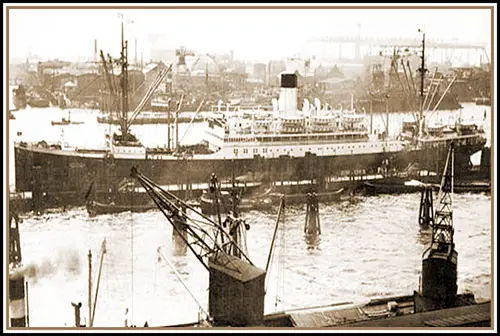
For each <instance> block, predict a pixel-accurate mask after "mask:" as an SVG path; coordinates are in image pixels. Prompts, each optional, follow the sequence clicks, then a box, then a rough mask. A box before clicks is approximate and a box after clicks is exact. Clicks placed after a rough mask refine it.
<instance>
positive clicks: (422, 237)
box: [417, 226, 432, 246]
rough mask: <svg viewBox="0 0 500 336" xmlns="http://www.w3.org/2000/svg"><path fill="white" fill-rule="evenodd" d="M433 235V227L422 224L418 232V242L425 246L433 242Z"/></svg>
mask: <svg viewBox="0 0 500 336" xmlns="http://www.w3.org/2000/svg"><path fill="white" fill-rule="evenodd" d="M431 237H432V228H431V227H427V228H423V227H422V226H420V228H419V229H418V234H417V243H419V244H421V245H423V246H427V245H429V244H430V243H431Z"/></svg>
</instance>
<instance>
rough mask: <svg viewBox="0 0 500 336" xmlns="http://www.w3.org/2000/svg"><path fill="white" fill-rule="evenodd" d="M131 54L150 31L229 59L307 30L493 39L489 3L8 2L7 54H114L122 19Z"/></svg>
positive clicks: (286, 44)
mask: <svg viewBox="0 0 500 336" xmlns="http://www.w3.org/2000/svg"><path fill="white" fill-rule="evenodd" d="M117 13H123V14H124V15H125V17H126V18H128V19H129V20H131V21H133V23H129V24H127V25H126V26H125V35H126V38H128V39H129V40H130V42H129V43H130V46H131V53H130V54H129V56H131V55H133V53H134V51H133V45H134V38H137V40H138V50H139V55H140V52H143V53H144V58H145V60H147V59H149V52H150V49H151V43H152V42H151V36H152V34H159V35H163V36H162V38H160V39H158V40H157V41H156V43H157V45H158V47H160V48H164V49H174V48H178V47H179V46H186V47H187V48H189V49H194V50H195V51H197V52H199V53H225V52H228V51H229V50H231V49H233V50H234V54H235V58H238V59H247V60H257V59H258V60H269V59H278V58H283V57H288V56H292V55H294V54H297V53H298V52H300V50H301V49H303V48H304V47H305V45H306V42H307V40H308V39H309V38H311V37H313V36H336V35H344V36H356V35H357V32H358V24H360V28H359V29H360V34H361V36H391V37H409V38H419V34H418V32H417V30H418V29H419V28H422V27H425V31H426V36H427V38H429V39H438V40H439V39H442V40H447V41H457V42H458V41H463V42H489V41H490V40H491V24H492V23H491V14H490V10H489V9H432V10H429V9H425V10H415V9H401V10H400V9H370V10H369V9H320V10H318V9H278V10H276V9H251V10H249V9H208V10H207V9H186V10H184V9H183V10H181V9H153V10H151V9H134V10H123V9H86V10H81V9H78V10H76V9H70V10H68V9H37V10H33V9H11V10H10V12H9V14H10V17H9V24H10V32H9V33H10V39H9V43H10V48H9V49H10V56H11V57H16V58H25V57H27V55H28V54H29V53H31V54H33V55H38V56H40V57H41V58H43V59H47V58H56V57H57V58H59V59H67V60H74V59H76V58H77V57H79V56H83V57H87V58H90V57H92V55H93V50H94V39H97V40H98V47H99V48H102V49H104V51H105V52H106V53H108V52H109V53H112V54H114V55H117V54H118V52H119V45H120V24H119V23H120V19H119V17H118V14H117Z"/></svg>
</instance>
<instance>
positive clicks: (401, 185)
mask: <svg viewBox="0 0 500 336" xmlns="http://www.w3.org/2000/svg"><path fill="white" fill-rule="evenodd" d="M363 186H364V187H365V188H366V189H367V190H368V191H369V192H372V193H375V194H407V193H413V192H419V191H422V190H423V189H424V188H425V187H426V186H430V187H431V188H433V189H434V190H439V185H436V184H425V183H422V182H420V181H416V180H411V181H407V182H392V181H391V182H389V183H387V182H386V183H384V182H367V181H366V182H364V183H363Z"/></svg>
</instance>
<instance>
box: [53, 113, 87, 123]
mask: <svg viewBox="0 0 500 336" xmlns="http://www.w3.org/2000/svg"><path fill="white" fill-rule="evenodd" d="M51 124H52V126H56V125H57V126H66V125H81V124H83V121H71V111H68V119H66V118H64V117H63V118H61V121H52V122H51Z"/></svg>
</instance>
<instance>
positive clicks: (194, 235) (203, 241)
mask: <svg viewBox="0 0 500 336" xmlns="http://www.w3.org/2000/svg"><path fill="white" fill-rule="evenodd" d="M131 176H132V177H134V178H136V179H137V180H138V181H139V183H140V184H141V185H142V187H143V188H144V189H145V190H146V192H147V193H148V195H149V196H150V197H151V199H152V200H153V201H154V202H155V204H156V206H157V207H158V208H159V209H160V211H161V212H162V213H163V215H164V216H165V217H166V218H167V220H168V221H169V222H170V224H171V225H172V226H173V227H174V230H178V229H177V226H176V225H175V224H174V221H184V219H183V218H182V217H184V216H185V218H186V219H185V224H186V231H187V233H188V236H190V237H191V240H190V241H188V239H187V238H184V237H183V236H182V235H181V237H182V239H183V240H184V242H185V243H186V245H187V246H188V247H189V249H190V250H191V252H193V254H194V255H195V257H196V258H197V259H198V260H199V261H200V262H201V263H202V265H203V266H204V267H205V268H206V269H207V270H209V266H208V259H209V258H210V259H211V260H212V261H216V262H217V263H218V264H219V265H222V266H224V267H227V268H229V269H231V270H232V271H235V272H237V273H241V272H242V271H243V270H242V269H241V267H240V266H238V265H237V264H236V263H234V262H233V261H232V260H231V258H229V256H228V253H227V252H226V251H229V250H230V249H232V250H234V249H236V250H237V251H238V252H239V255H240V256H241V259H244V260H246V261H247V262H248V263H249V264H250V265H252V266H253V263H252V262H251V261H250V259H249V258H248V256H247V255H246V254H245V253H244V252H243V251H242V250H241V248H240V247H239V246H238V244H237V243H236V242H235V241H234V240H233V239H232V237H231V235H230V234H229V233H227V232H226V231H225V230H224V229H223V228H222V226H220V225H219V224H218V223H216V222H214V221H212V220H211V219H210V218H208V217H206V216H204V215H203V214H201V213H200V212H198V211H197V210H196V209H194V208H193V207H191V206H190V205H189V204H187V203H185V202H184V201H183V200H181V199H180V198H178V197H177V196H175V195H173V194H172V193H170V192H168V191H166V190H163V189H162V188H161V187H160V186H159V185H158V184H156V183H155V182H153V181H152V180H150V179H149V178H148V177H146V176H145V175H144V174H142V173H140V172H139V171H138V170H137V168H135V167H133V168H132V170H131ZM183 207H185V209H190V210H192V211H193V212H195V213H197V214H198V215H200V216H202V218H203V219H204V220H205V221H200V220H195V219H193V218H190V217H189V216H187V215H186V214H185V213H183V210H182V208H183ZM217 235H221V236H222V237H223V240H222V241H223V242H224V243H221V242H220V240H219V239H217Z"/></svg>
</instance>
